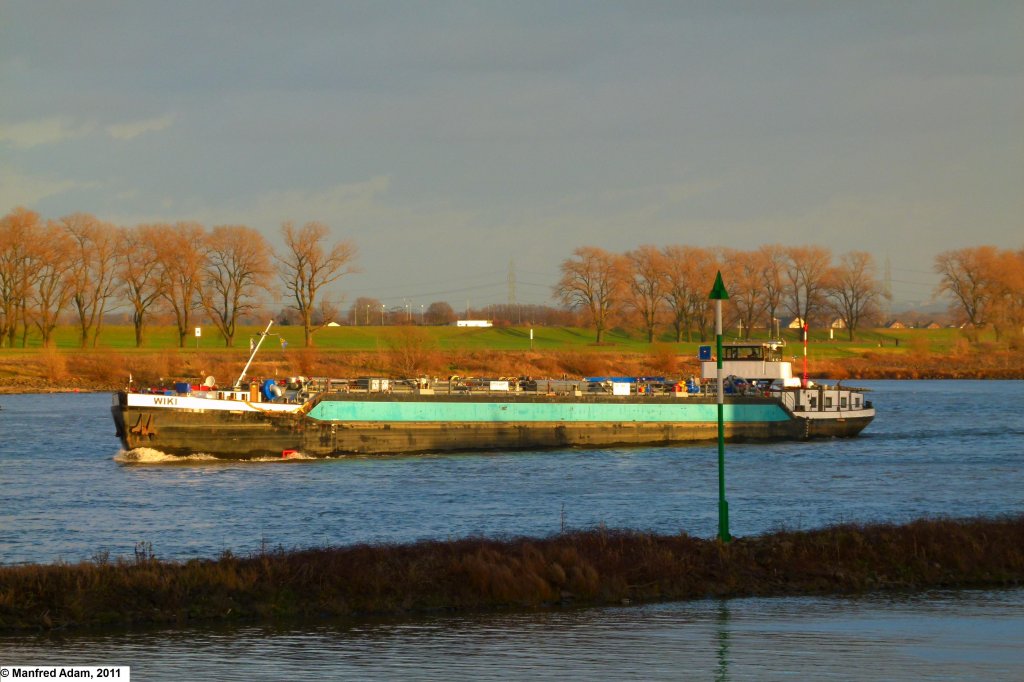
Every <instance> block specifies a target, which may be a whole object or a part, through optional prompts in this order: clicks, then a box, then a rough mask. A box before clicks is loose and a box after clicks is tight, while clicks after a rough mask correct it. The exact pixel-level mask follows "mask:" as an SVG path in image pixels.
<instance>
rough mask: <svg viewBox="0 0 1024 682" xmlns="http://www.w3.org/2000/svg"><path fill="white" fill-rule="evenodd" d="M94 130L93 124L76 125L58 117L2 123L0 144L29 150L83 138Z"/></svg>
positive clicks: (0, 126)
mask: <svg viewBox="0 0 1024 682" xmlns="http://www.w3.org/2000/svg"><path fill="white" fill-rule="evenodd" d="M94 128H95V126H93V125H92V124H80V125H75V124H74V123H72V122H71V121H69V120H68V119H66V118H60V117H56V116H55V117H51V118H42V119H38V120H35V121H23V122H21V123H7V122H0V142H6V143H7V144H10V145H12V146H14V147H16V148H18V149H29V148H31V147H38V146H40V145H47V144H56V143H57V142H62V141H64V140H70V139H73V138H76V137H81V136H83V135H87V134H89V133H90V132H92V130H93V129H94Z"/></svg>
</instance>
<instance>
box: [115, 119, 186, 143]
mask: <svg viewBox="0 0 1024 682" xmlns="http://www.w3.org/2000/svg"><path fill="white" fill-rule="evenodd" d="M174 119H175V115H174V114H164V115H163V116H159V117H157V118H147V119H144V120H141V121H129V122H127V123H115V124H113V125H109V126H107V127H106V131H107V135H109V136H110V137H112V138H114V139H115V140H132V139H135V138H136V137H138V136H140V135H145V134H146V133H157V132H160V131H161V130H166V129H167V128H170V127H171V126H172V125H174Z"/></svg>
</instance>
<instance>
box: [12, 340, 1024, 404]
mask: <svg viewBox="0 0 1024 682" xmlns="http://www.w3.org/2000/svg"><path fill="white" fill-rule="evenodd" d="M240 356H241V354H240V353H238V352H234V353H232V352H220V353H208V352H204V351H201V352H198V353H178V352H176V351H157V352H145V351H144V352H133V353H120V352H118V351H88V352H82V353H74V354H72V353H69V354H63V353H62V354H57V355H54V354H47V353H44V352H32V351H29V352H27V353H23V352H8V353H6V354H5V353H0V393H37V392H52V391H61V390H65V391H70V390H80V391H113V390H119V389H121V388H123V387H124V385H125V383H126V381H127V379H128V376H129V374H131V375H132V376H133V377H134V379H135V382H136V385H137V386H148V385H157V384H158V383H159V381H160V380H161V378H166V377H199V376H208V375H213V376H215V377H216V378H217V379H218V380H221V381H231V380H233V378H234V377H235V376H237V374H238V371H239V369H240V367H241V365H242V364H244V359H241V360H240ZM810 370H811V375H812V376H814V377H818V378H823V379H1024V353H1022V352H1014V351H993V350H990V351H987V352H978V353H976V354H969V355H961V354H953V355H945V354H933V353H922V354H895V353H873V352H872V353H867V354H865V355H863V356H854V357H847V358H822V359H812V360H811V363H810ZM696 373H698V366H697V360H696V358H695V357H692V358H691V357H688V356H679V355H678V354H677V353H675V352H674V351H671V349H669V350H667V351H666V352H664V353H649V354H642V353H617V352H610V351H604V352H593V353H579V352H574V351H537V352H528V351H494V350H477V351H436V350H430V351H423V352H398V351H375V352H354V351H335V350H327V351H323V350H315V349H300V350H298V351H295V352H292V353H282V352H280V351H269V352H267V353H265V354H264V353H261V354H260V355H259V356H258V357H257V358H256V360H255V362H254V363H253V366H252V369H251V371H250V373H249V374H250V376H268V377H283V376H293V375H299V374H301V375H304V376H334V377H353V376H366V375H374V376H376V375H383V376H420V375H423V374H429V375H432V376H448V375H450V374H458V375H460V376H520V375H530V376H535V377H545V376H547V377H559V376H562V375H568V376H577V377H578V376H600V375H607V374H615V375H626V374H632V375H635V376H642V375H649V374H658V375H667V376H687V375H690V374H696Z"/></svg>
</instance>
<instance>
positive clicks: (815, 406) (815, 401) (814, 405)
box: [811, 395, 818, 410]
mask: <svg viewBox="0 0 1024 682" xmlns="http://www.w3.org/2000/svg"><path fill="white" fill-rule="evenodd" d="M811 409H812V410H816V409H818V396H816V395H812V396H811Z"/></svg>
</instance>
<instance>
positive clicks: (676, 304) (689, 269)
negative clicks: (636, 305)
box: [662, 245, 717, 342]
mask: <svg viewBox="0 0 1024 682" xmlns="http://www.w3.org/2000/svg"><path fill="white" fill-rule="evenodd" d="M662 254H663V255H664V256H665V260H664V268H665V270H664V278H665V285H664V292H665V293H664V297H665V301H666V303H668V309H669V314H670V319H671V321H672V328H673V330H674V331H675V334H676V341H677V342H679V341H682V340H683V333H684V332H685V333H686V340H687V341H690V340H691V339H692V330H693V327H694V326H696V327H697V328H698V329H699V330H700V339H701V341H704V340H705V339H706V337H707V329H708V311H709V309H710V308H709V306H708V304H707V297H708V291H710V289H711V285H712V284H713V283H714V281H715V271H716V270H717V263H716V261H715V257H714V255H713V254H712V253H711V251H709V250H708V249H702V248H699V247H695V246H677V245H672V246H666V247H665V248H664V249H662Z"/></svg>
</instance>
